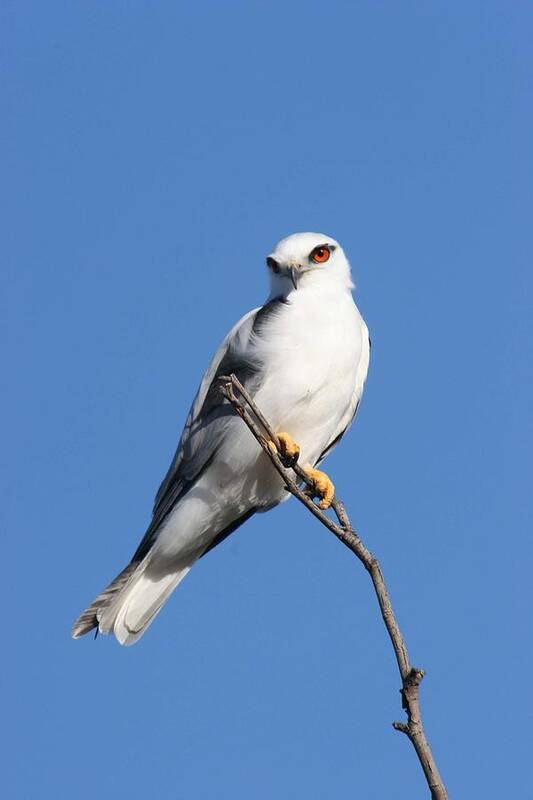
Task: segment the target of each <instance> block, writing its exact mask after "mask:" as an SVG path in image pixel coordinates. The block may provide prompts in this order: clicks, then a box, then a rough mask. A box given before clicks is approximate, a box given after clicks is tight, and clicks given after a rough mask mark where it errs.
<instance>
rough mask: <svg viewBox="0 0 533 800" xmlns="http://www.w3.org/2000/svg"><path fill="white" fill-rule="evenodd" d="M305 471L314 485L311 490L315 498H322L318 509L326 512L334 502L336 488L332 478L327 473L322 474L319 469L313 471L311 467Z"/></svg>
mask: <svg viewBox="0 0 533 800" xmlns="http://www.w3.org/2000/svg"><path fill="white" fill-rule="evenodd" d="M304 469H305V471H306V473H307V475H308V477H309V478H310V480H311V481H312V483H313V486H312V488H311V492H312V493H313V497H320V503H319V504H318V507H319V508H321V509H322V510H324V511H325V510H326V509H327V508H329V507H330V505H331V503H332V502H333V498H334V497H335V486H334V485H333V482H332V480H331V478H329V477H328V475H326V473H325V472H321V471H320V470H319V469H313V467H310V466H307V467H304Z"/></svg>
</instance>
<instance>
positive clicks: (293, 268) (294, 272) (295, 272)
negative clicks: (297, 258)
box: [289, 264, 298, 289]
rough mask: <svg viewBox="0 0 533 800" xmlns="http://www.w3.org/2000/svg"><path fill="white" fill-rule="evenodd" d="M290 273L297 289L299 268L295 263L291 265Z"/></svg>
mask: <svg viewBox="0 0 533 800" xmlns="http://www.w3.org/2000/svg"><path fill="white" fill-rule="evenodd" d="M289 274H290V276H291V281H292V285H293V286H294V288H295V289H297V288H298V283H297V278H298V268H297V267H296V266H295V265H294V264H292V265H291V266H290V267H289Z"/></svg>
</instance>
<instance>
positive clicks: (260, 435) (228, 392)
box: [220, 375, 448, 800]
mask: <svg viewBox="0 0 533 800" xmlns="http://www.w3.org/2000/svg"><path fill="white" fill-rule="evenodd" d="M220 391H221V393H222V394H223V395H224V397H226V399H227V400H229V402H230V403H231V405H232V406H233V408H234V409H235V411H236V413H237V414H238V415H239V416H240V417H241V418H242V420H243V421H244V422H245V423H246V425H247V426H248V428H249V429H250V431H251V432H252V434H253V435H254V436H255V438H256V439H257V441H258V442H259V444H260V445H261V447H262V448H263V450H264V451H265V453H266V454H267V456H268V457H269V459H270V461H271V462H272V466H273V467H274V469H275V470H276V471H277V472H278V473H279V474H280V476H281V477H282V478H283V481H284V484H285V486H286V488H287V491H289V492H290V493H291V494H293V495H294V496H295V497H296V498H297V499H298V500H299V501H300V502H301V503H303V505H304V506H305V507H306V508H307V509H308V510H309V511H310V512H311V514H313V515H314V516H315V517H316V518H317V519H318V520H319V521H320V522H321V523H322V524H323V525H324V526H325V527H326V528H327V529H328V530H329V531H331V533H333V534H334V536H336V537H337V539H340V541H341V542H342V543H343V544H344V545H345V546H346V547H347V548H348V549H349V550H351V551H352V553H354V555H355V556H357V558H358V559H359V561H360V562H361V563H362V564H363V566H364V567H365V569H366V570H367V571H368V573H369V574H370V578H371V580H372V584H373V586H374V591H375V593H376V597H377V600H378V603H379V607H380V611H381V616H382V617H383V622H384V623H385V627H386V629H387V633H388V634H389V637H390V640H391V643H392V647H393V649H394V654H395V656H396V661H397V663H398V669H399V672H400V676H401V680H402V688H401V695H402V707H403V709H404V711H405V712H406V714H407V722H393V728H394V729H395V730H397V731H400V732H401V733H404V734H405V735H406V736H407V737H408V739H409V741H410V742H411V743H412V745H413V747H414V749H415V751H416V754H417V756H418V760H419V761H420V764H421V766H422V769H423V770H424V775H425V777H426V781H427V784H428V787H429V789H430V792H431V797H432V800H447V797H448V793H447V791H446V787H445V785H444V783H443V780H442V778H441V776H440V774H439V770H438V768H437V765H436V763H435V759H434V758H433V753H432V751H431V747H430V745H429V742H428V740H427V738H426V734H425V732H424V726H423V723H422V714H421V711H420V700H419V689H420V683H421V682H422V679H423V677H424V671H423V670H421V669H417V668H416V667H413V666H412V665H411V662H410V661H409V654H408V652H407V647H406V644H405V641H404V638H403V636H402V633H401V631H400V628H399V626H398V623H397V621H396V617H395V615H394V611H393V608H392V604H391V601H390V597H389V593H388V590H387V587H386V585H385V580H384V578H383V573H382V572H381V567H380V566H379V563H378V561H377V559H376V558H375V557H374V556H373V555H372V553H371V552H370V551H369V550H368V549H367V547H366V546H365V545H364V544H363V542H362V541H361V539H360V537H359V536H358V534H357V533H356V531H355V530H354V528H353V527H352V524H351V522H350V519H349V517H348V514H347V513H346V509H345V507H344V505H343V503H342V502H341V501H340V500H339V499H338V498H337V497H335V498H334V499H333V502H332V505H331V507H332V509H333V511H334V513H335V516H336V517H337V520H338V523H336V522H334V521H333V519H331V517H329V516H328V515H327V514H326V513H325V512H324V511H322V510H321V509H320V508H319V507H318V506H317V505H316V503H314V502H313V499H312V498H311V497H310V496H309V494H308V493H306V492H305V491H304V490H303V489H302V484H303V485H304V486H307V487H308V488H311V487H312V484H311V481H310V480H309V478H308V476H307V474H306V472H305V471H304V470H303V469H302V467H301V466H300V465H299V464H298V463H296V464H295V465H294V466H293V467H291V468H286V467H285V466H284V465H283V463H282V461H281V459H280V457H279V455H278V452H279V451H276V450H274V449H272V448H271V447H269V441H271V442H274V444H275V445H276V448H278V445H279V442H278V439H277V436H276V434H275V432H274V431H273V430H272V429H271V427H270V425H269V423H268V421H267V420H266V419H265V417H264V416H263V414H262V413H261V411H260V410H259V408H258V407H257V405H256V404H255V402H254V400H253V399H252V398H251V397H250V395H249V394H248V392H247V391H246V389H245V388H244V386H243V385H242V384H241V383H240V381H239V380H238V379H237V378H236V377H235V375H227V376H223V377H221V378H220ZM293 474H294V476H295V477H293Z"/></svg>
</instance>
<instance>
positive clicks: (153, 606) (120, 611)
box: [72, 556, 196, 645]
mask: <svg viewBox="0 0 533 800" xmlns="http://www.w3.org/2000/svg"><path fill="white" fill-rule="evenodd" d="M195 560H196V558H194V559H193V560H188V561H187V562H180V563H179V564H174V565H173V567H172V570H171V571H165V572H162V571H161V568H160V567H156V566H155V565H152V564H150V556H147V557H146V558H145V559H144V560H143V561H141V562H132V563H131V564H128V566H127V567H126V568H125V569H123V570H122V572H121V573H119V574H118V575H117V577H116V578H115V580H113V581H112V582H111V583H110V584H109V586H108V587H107V588H106V589H104V591H103V592H101V594H99V595H98V597H97V598H96V600H94V602H93V603H91V605H90V606H89V608H87V609H86V610H85V611H84V612H83V613H82V614H81V615H80V616H79V617H78V619H77V620H76V622H75V623H74V625H73V627H72V636H73V637H74V639H77V638H79V637H80V636H83V635H84V634H85V633H89V631H91V630H92V629H93V628H98V631H99V632H100V633H114V634H115V636H116V638H117V639H118V641H119V642H120V644H125V645H129V644H135V642H136V641H137V640H138V639H140V638H141V636H142V635H143V633H144V632H145V630H146V629H147V627H148V626H149V625H150V623H151V622H152V620H153V619H154V618H155V616H156V615H157V613H158V611H160V609H161V608H162V606H163V605H164V603H165V602H166V601H167V600H168V598H169V596H170V594H171V593H172V591H173V590H174V589H175V588H176V586H177V585H178V583H180V581H182V580H183V578H184V577H185V576H186V575H187V573H188V572H189V570H190V568H191V567H192V565H193V563H194V561H195Z"/></svg>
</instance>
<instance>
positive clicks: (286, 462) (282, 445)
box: [268, 431, 300, 468]
mask: <svg viewBox="0 0 533 800" xmlns="http://www.w3.org/2000/svg"><path fill="white" fill-rule="evenodd" d="M276 435H277V438H278V442H279V448H277V447H276V445H275V443H274V442H272V441H270V442H269V443H268V446H269V447H270V449H271V450H272V451H273V452H274V453H277V454H278V456H279V459H280V461H281V463H282V464H283V466H284V467H287V468H289V467H294V465H295V464H296V462H297V461H298V458H299V457H300V446H299V445H297V444H296V442H295V441H294V440H293V438H292V436H290V435H289V434H288V433H284V432H283V431H281V432H280V433H278V434H276Z"/></svg>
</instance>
